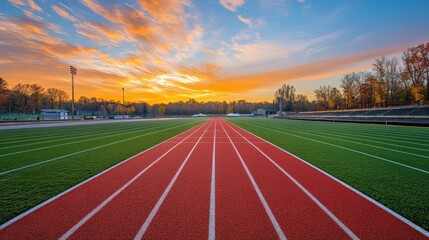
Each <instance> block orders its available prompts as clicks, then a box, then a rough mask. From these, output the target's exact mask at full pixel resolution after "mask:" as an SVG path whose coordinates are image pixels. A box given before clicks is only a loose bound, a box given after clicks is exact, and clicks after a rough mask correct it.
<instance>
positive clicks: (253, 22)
mask: <svg viewBox="0 0 429 240" xmlns="http://www.w3.org/2000/svg"><path fill="white" fill-rule="evenodd" d="M237 18H238V20H240V22H242V23H244V24H246V25H247V26H249V27H250V28H256V27H260V26H262V25H264V24H265V22H264V20H262V19H256V20H255V19H251V18H245V17H243V16H241V15H237Z"/></svg>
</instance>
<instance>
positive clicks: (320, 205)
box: [227, 124, 359, 239]
mask: <svg viewBox="0 0 429 240" xmlns="http://www.w3.org/2000/svg"><path fill="white" fill-rule="evenodd" d="M227 125H228V126H229V127H230V128H231V129H232V130H233V131H235V132H236V133H237V134H238V135H240V136H241V137H242V138H244V139H245V140H246V141H247V142H248V143H249V144H250V145H252V146H253V147H254V148H255V149H256V150H258V152H260V153H261V154H262V155H264V157H265V158H267V159H268V160H269V161H270V162H271V163H272V164H273V165H274V166H276V167H277V168H278V169H279V170H280V171H281V172H282V173H283V174H284V175H286V177H288V178H289V179H290V180H291V181H292V182H293V183H294V184H295V185H296V186H298V187H299V188H300V189H301V190H302V191H303V192H304V193H305V194H306V195H307V196H308V197H309V198H310V199H311V200H312V201H313V202H314V203H316V204H317V206H319V208H321V209H322V210H323V211H324V212H325V213H326V214H327V215H328V216H329V217H330V218H331V219H332V220H333V221H334V222H335V223H336V224H337V225H338V226H339V227H340V228H341V229H342V230H343V231H344V232H345V233H346V234H347V235H349V237H350V238H351V239H359V238H358V237H357V236H356V235H355V234H354V233H353V232H352V230H350V229H349V228H348V227H347V226H346V225H345V224H344V223H343V222H342V221H341V220H340V219H338V218H337V217H336V216H335V215H334V214H333V213H332V212H331V211H330V210H329V209H328V208H327V207H326V206H325V205H323V204H322V203H321V202H320V201H319V200H318V199H317V198H316V197H315V196H314V195H313V194H311V193H310V192H309V191H308V190H307V189H306V188H305V187H304V186H302V185H301V184H300V183H299V182H298V181H297V180H296V179H295V178H294V177H292V176H291V175H290V174H289V173H288V172H286V171H285V170H284V169H283V168H282V167H280V166H279V165H278V164H277V163H276V162H275V161H274V160H273V159H272V158H271V157H269V156H268V155H267V154H265V152H263V151H262V150H261V149H260V148H258V147H257V146H255V144H253V143H252V142H250V141H249V140H248V139H247V138H246V137H244V136H243V135H242V134H241V133H239V132H238V131H237V130H235V129H234V128H233V127H231V126H230V125H229V124H227Z"/></svg>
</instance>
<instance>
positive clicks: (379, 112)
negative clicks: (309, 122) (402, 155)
mask: <svg viewBox="0 0 429 240" xmlns="http://www.w3.org/2000/svg"><path fill="white" fill-rule="evenodd" d="M297 116H300V117H304V118H307V117H315V118H345V117H351V118H354V117H413V116H428V117H429V105H425V106H411V107H410V106H407V107H392V108H373V109H358V110H337V111H320V112H317V111H316V112H301V113H298V114H297Z"/></svg>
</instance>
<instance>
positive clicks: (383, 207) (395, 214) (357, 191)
mask: <svg viewBox="0 0 429 240" xmlns="http://www.w3.org/2000/svg"><path fill="white" fill-rule="evenodd" d="M234 126H236V127H237V128H239V129H241V130H243V131H245V132H247V133H249V134H250V135H252V136H255V137H257V138H259V139H261V140H262V141H264V142H265V143H267V144H269V145H271V146H273V147H276V148H277V149H279V150H280V151H283V152H285V153H286V154H288V155H290V156H292V157H294V158H296V159H298V160H299V161H301V162H303V163H304V164H307V165H308V166H310V167H312V168H314V169H316V170H317V171H319V172H321V173H322V174H325V175H326V176H328V177H330V178H331V179H332V180H334V181H336V182H338V183H339V184H341V185H343V186H344V187H346V188H348V189H350V190H351V191H353V192H354V193H356V194H358V195H359V196H361V197H363V198H365V199H366V200H368V201H370V202H371V203H373V204H375V205H376V206H378V207H380V208H381V209H383V210H385V211H386V212H388V213H390V214H391V215H393V216H394V217H396V218H398V219H399V220H400V221H402V222H404V223H405V224H407V225H409V226H410V227H412V228H414V229H415V230H417V231H419V232H420V233H422V234H423V235H425V236H426V237H429V232H428V231H426V230H425V229H423V228H421V227H420V226H417V225H416V224H415V223H413V222H411V221H410V220H408V219H406V218H405V217H403V216H401V215H400V214H399V213H397V212H395V211H393V210H392V209H390V208H388V207H386V206H384V205H383V204H381V203H379V202H377V201H376V200H374V199H372V198H371V197H369V196H367V195H365V194H364V193H362V192H360V191H359V190H357V189H355V188H353V187H352V186H350V185H348V184H347V183H345V182H343V181H341V180H340V179H338V178H336V177H334V176H333V175H331V174H329V173H327V172H325V171H324V170H322V169H320V168H318V167H316V166H315V165H313V164H311V163H309V162H307V161H305V160H304V159H302V158H300V157H298V156H296V155H294V154H292V153H290V152H288V151H286V150H284V149H283V148H281V147H279V146H277V145H275V144H274V143H271V142H268V141H267V140H265V139H263V138H261V137H259V136H257V135H255V134H253V133H251V132H249V131H247V130H246V129H243V128H241V127H238V126H237V125H235V124H234Z"/></svg>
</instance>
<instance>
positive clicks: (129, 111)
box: [0, 78, 274, 117]
mask: <svg viewBox="0 0 429 240" xmlns="http://www.w3.org/2000/svg"><path fill="white" fill-rule="evenodd" d="M273 107H274V106H273V103H272V102H255V103H252V102H247V101H246V100H239V101H231V102H226V101H222V102H221V101H209V102H198V101H196V100H194V99H189V100H188V101H177V102H169V103H167V104H153V105H150V104H148V103H146V102H126V103H125V104H122V103H121V102H120V101H115V100H105V99H102V98H96V97H91V98H88V97H85V96H81V97H80V98H78V99H76V101H75V110H76V113H78V114H79V115H99V116H112V115H124V114H125V115H138V116H143V117H146V116H163V115H193V114H197V113H204V114H227V113H232V112H234V113H250V112H252V111H256V110H257V109H260V108H264V109H273ZM42 109H66V110H68V111H71V100H70V97H69V95H68V94H67V93H66V92H65V91H64V90H61V89H56V88H48V89H46V90H45V88H44V87H43V86H41V85H39V84H20V83H19V84H17V85H15V86H13V87H12V88H10V89H9V88H8V84H7V82H6V80H4V79H3V78H0V112H2V113H8V112H10V113H22V114H35V113H40V111H41V110H42Z"/></svg>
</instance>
